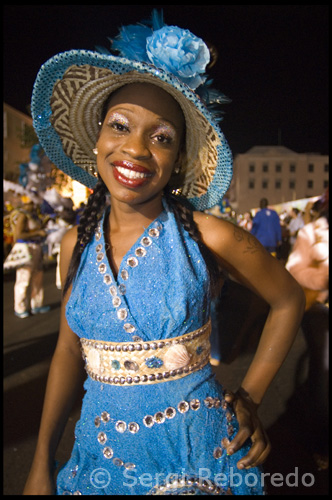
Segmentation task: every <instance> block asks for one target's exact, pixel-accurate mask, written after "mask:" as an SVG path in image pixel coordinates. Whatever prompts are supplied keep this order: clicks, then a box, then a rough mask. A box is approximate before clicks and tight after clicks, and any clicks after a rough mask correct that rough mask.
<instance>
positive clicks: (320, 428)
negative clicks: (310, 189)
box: [286, 193, 329, 469]
mask: <svg viewBox="0 0 332 500" xmlns="http://www.w3.org/2000/svg"><path fill="white" fill-rule="evenodd" d="M328 205H329V202H328V193H325V195H324V196H323V197H322V198H321V199H319V200H318V201H316V202H315V203H314V204H313V206H312V208H311V214H312V217H314V220H313V221H312V222H309V223H308V224H306V225H305V226H304V227H303V228H301V229H300V230H299V232H298V235H297V238H296V242H295V245H294V248H293V251H292V252H291V254H290V255H289V258H288V262H287V264H286V269H287V270H288V271H289V272H290V273H291V274H292V275H293V276H294V278H295V279H296V280H297V281H298V283H299V284H300V285H301V286H302V288H303V290H304V292H305V295H306V311H305V313H304V315H303V319H302V323H301V327H302V331H303V334H304V337H305V339H306V342H307V346H308V355H309V370H308V379H307V389H308V401H310V403H309V404H308V406H307V407H306V412H308V414H309V415H310V422H309V425H310V435H311V443H310V445H311V451H312V452H313V457H314V460H315V461H316V463H317V465H318V468H319V469H327V468H328V464H329V457H328V438H327V436H328V429H329V426H328V415H329V409H328V401H329V390H328V386H329V384H328V378H329V358H328V353H329V306H328V300H329V291H328V288H329V241H328V240H329V234H328V233H329V210H328Z"/></svg>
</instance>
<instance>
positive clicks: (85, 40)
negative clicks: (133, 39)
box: [3, 5, 329, 155]
mask: <svg viewBox="0 0 332 500" xmlns="http://www.w3.org/2000/svg"><path fill="white" fill-rule="evenodd" d="M153 8H163V10H164V19H165V22H166V24H169V25H177V26H180V27H181V28H185V29H189V30H190V31H192V32H193V33H194V34H195V35H196V36H199V37H200V38H203V39H204V40H205V41H206V42H210V43H212V44H213V45H215V46H216V48H217V50H218V53H219V58H218V62H217V64H216V65H215V66H214V68H212V70H211V71H210V76H211V77H212V78H213V79H214V86H215V87H217V88H218V89H219V90H221V91H222V92H223V93H224V94H226V95H227V96H228V97H229V98H230V99H231V101H232V102H231V103H230V104H227V105H224V119H223V122H222V124H221V127H222V129H223V131H224V133H225V135H226V138H227V139H228V142H229V144H230V146H231V149H232V150H233V153H234V154H235V155H236V154H238V153H245V152H246V151H247V150H248V149H250V148H251V147H253V146H257V145H275V144H278V141H279V143H280V144H282V145H283V146H286V147H288V148H290V149H292V150H294V151H295V152H298V153H305V152H318V153H322V154H328V152H329V151H328V6H327V5H284V6H282V5H249V6H246V5H234V6H231V5H226V6H220V5H219V6H218V5H196V6H193V5H180V6H178V5H167V6H162V5H141V6H137V5H121V6H120V5H109V6H105V5H58V6H57V5H55V6H53V5H40V6H39V5H5V6H4V11H3V14H4V15H3V19H4V29H3V33H4V96H3V101H4V102H5V103H7V104H9V105H11V106H13V107H14V108H16V109H18V110H20V111H23V112H25V113H27V106H28V105H29V103H30V98H31V92H32V86H33V83H34V80H35V77H36V74H37V72H38V69H39V67H40V66H41V64H43V63H44V62H45V61H46V60H47V59H48V58H50V57H51V56H53V55H55V54H56V53H58V52H62V51H66V50H70V49H90V50H94V49H95V46H96V45H102V46H104V47H107V48H108V47H109V42H108V40H107V38H108V37H111V38H112V37H114V36H115V35H116V34H117V33H118V27H119V26H120V25H121V24H123V25H126V24H133V23H136V22H139V21H141V20H142V19H147V18H149V17H150V14H151V11H152V9H153Z"/></svg>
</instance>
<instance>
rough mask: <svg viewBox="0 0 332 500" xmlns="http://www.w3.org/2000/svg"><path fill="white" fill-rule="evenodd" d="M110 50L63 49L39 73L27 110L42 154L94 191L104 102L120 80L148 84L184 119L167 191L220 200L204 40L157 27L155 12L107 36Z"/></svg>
mask: <svg viewBox="0 0 332 500" xmlns="http://www.w3.org/2000/svg"><path fill="white" fill-rule="evenodd" d="M114 50H117V51H118V52H120V54H121V55H120V56H117V55H114V54H112V53H109V52H107V51H106V50H103V51H100V49H99V51H98V52H97V51H96V52H92V51H88V50H70V51H68V52H63V53H60V54H57V55H56V56H54V57H52V58H51V59H49V60H48V61H47V62H46V63H45V64H44V65H43V66H42V67H41V69H40V70H39V73H38V75H37V78H36V81H35V84H34V88H33V94H32V103H31V112H32V117H33V125H34V128H35V130H36V133H37V135H38V138H39V141H40V144H41V146H42V147H43V148H44V150H45V153H46V155H47V156H48V157H49V158H50V160H51V161H52V162H53V163H54V164H55V165H56V166H57V167H58V168H60V169H61V170H62V171H63V172H65V173H66V174H67V175H69V176H70V177H72V178H73V179H75V180H77V181H78V182H80V183H82V184H84V185H85V186H87V187H89V188H93V187H94V185H95V184H96V182H97V165H96V156H95V154H94V153H93V149H94V148H95V145H96V142H97V137H98V134H99V130H100V122H101V113H102V108H103V104H104V103H105V101H106V100H107V99H108V97H109V96H110V94H111V93H112V92H114V91H115V90H117V89H118V88H120V87H122V86H124V85H127V84H131V83H139V82H142V83H152V84H154V85H156V86H158V87H161V88H162V89H164V90H165V91H166V92H168V93H169V94H170V95H171V96H173V98H174V99H175V100H176V101H177V102H178V103H179V105H180V107H181V109H182V111H183V114H184V117H185V121H186V145H185V159H184V161H183V164H182V167H181V174H180V175H179V176H178V179H179V180H178V185H176V183H175V185H174V181H173V187H174V189H175V190H176V192H178V193H180V194H181V195H183V196H184V197H186V198H187V200H188V201H189V202H190V203H191V204H192V206H193V207H194V208H195V209H197V210H205V209H207V208H210V207H212V206H214V205H216V204H218V203H220V201H221V199H222V197H223V196H224V194H225V192H226V191H227V189H228V187H229V185H230V182H231V178H232V155H231V151H230V149H229V147H228V144H227V142H226V139H225V137H224V135H223V133H222V132H221V130H220V127H219V125H218V119H217V118H216V117H215V115H214V113H213V112H211V111H210V110H209V103H210V102H211V101H216V100H217V101H218V102H222V101H223V96H222V95H221V94H217V93H216V92H215V91H213V92H210V91H209V87H208V85H206V75H205V68H206V66H207V65H208V63H209V60H210V53H209V50H208V48H207V46H206V44H205V43H204V42H203V41H202V40H201V39H199V38H197V37H196V36H195V35H193V34H192V33H190V31H188V30H183V29H181V28H178V27H176V26H167V25H164V24H163V22H162V19H161V18H160V16H159V15H157V14H156V13H154V15H153V17H152V21H151V25H150V26H149V25H144V24H138V25H131V26H127V27H122V28H121V30H120V34H119V36H118V37H117V38H116V39H115V40H113V43H112V51H114ZM212 93H213V96H214V99H212V100H211V101H210V99H209V95H211V94H212ZM202 95H203V96H204V100H203V98H202V97H201V96H202ZM215 96H217V97H216V98H215Z"/></svg>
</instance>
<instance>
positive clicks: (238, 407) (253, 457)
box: [224, 392, 271, 469]
mask: <svg viewBox="0 0 332 500" xmlns="http://www.w3.org/2000/svg"><path fill="white" fill-rule="evenodd" d="M224 397H225V399H226V401H227V402H228V403H232V405H233V409H234V412H235V414H236V418H237V420H238V423H239V430H238V432H237V434H236V436H235V437H234V439H233V440H232V441H231V442H230V444H229V445H228V447H227V454H229V455H233V454H234V453H236V452H237V451H238V450H239V449H240V448H242V446H243V445H244V444H245V442H246V441H247V440H248V439H249V438H250V439H251V441H252V445H251V448H250V450H249V451H248V453H247V455H245V456H244V457H243V458H241V460H239V461H238V463H237V466H238V468H240V469H243V468H250V467H255V466H257V465H261V464H262V463H263V462H264V461H265V460H266V458H267V456H268V455H269V453H270V450H271V445H270V442H269V439H268V437H267V435H266V433H265V430H264V428H263V426H262V424H261V423H260V420H259V418H258V417H257V413H256V407H255V406H254V405H252V404H250V403H248V401H247V400H244V399H243V398H241V397H239V396H236V395H234V394H232V393H230V392H227V393H226V394H225V396H224Z"/></svg>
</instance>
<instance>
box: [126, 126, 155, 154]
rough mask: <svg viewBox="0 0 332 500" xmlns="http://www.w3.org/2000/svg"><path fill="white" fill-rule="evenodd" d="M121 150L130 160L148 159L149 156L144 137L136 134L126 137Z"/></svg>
mask: <svg viewBox="0 0 332 500" xmlns="http://www.w3.org/2000/svg"><path fill="white" fill-rule="evenodd" d="M122 149H123V152H124V153H127V154H129V155H130V156H131V157H132V158H149V157H150V156H151V152H150V149H149V147H148V141H147V139H146V137H144V135H143V134H141V133H138V132H137V133H131V134H130V135H128V136H127V138H126V141H125V142H124V144H123V146H122Z"/></svg>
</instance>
